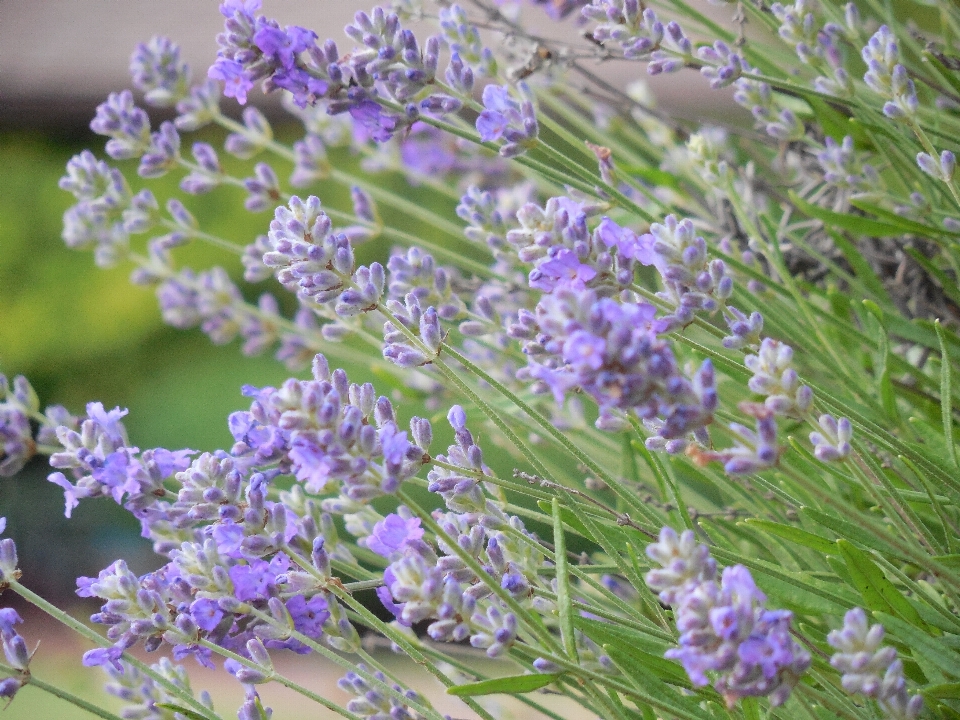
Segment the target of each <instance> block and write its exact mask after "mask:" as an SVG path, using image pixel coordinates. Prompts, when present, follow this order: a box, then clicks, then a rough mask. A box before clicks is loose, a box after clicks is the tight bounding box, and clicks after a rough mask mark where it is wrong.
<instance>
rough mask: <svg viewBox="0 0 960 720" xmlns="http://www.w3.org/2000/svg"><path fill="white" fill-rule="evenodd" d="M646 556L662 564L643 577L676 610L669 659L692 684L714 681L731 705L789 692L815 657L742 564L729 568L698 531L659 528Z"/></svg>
mask: <svg viewBox="0 0 960 720" xmlns="http://www.w3.org/2000/svg"><path fill="white" fill-rule="evenodd" d="M647 555H648V556H649V557H650V559H651V560H653V561H654V562H655V563H656V564H657V565H659V566H660V567H661V568H662V569H656V568H655V569H653V570H651V571H650V572H649V573H647V575H646V578H645V579H646V581H647V584H648V585H649V586H650V588H651V589H652V590H654V591H655V592H658V593H659V597H660V600H661V602H663V603H665V604H668V605H671V606H672V607H673V608H674V612H675V616H676V623H677V629H678V630H679V631H680V646H679V647H678V648H676V649H671V650H668V651H667V652H666V654H665V657H667V658H668V659H671V660H678V661H680V663H681V664H683V667H684V669H685V670H686V671H687V674H688V675H689V676H690V680H691V681H692V682H693V683H694V684H695V685H706V684H707V683H709V682H710V677H709V676H708V675H707V673H711V675H713V677H714V683H713V684H714V687H715V688H716V689H717V691H718V692H719V693H721V694H722V695H723V696H724V699H725V700H726V701H727V705H728V707H733V705H734V704H735V703H736V702H737V701H738V700H740V699H741V698H744V697H757V696H760V697H762V696H768V697H769V698H770V703H771V704H772V705H774V706H776V705H782V704H783V703H784V702H786V700H787V698H788V697H789V696H790V693H791V691H792V690H793V687H794V686H795V685H796V684H797V682H798V681H799V679H800V676H801V675H802V674H803V673H804V672H805V671H806V669H807V668H808V667H809V666H810V656H809V654H808V653H807V652H806V651H805V650H803V648H801V647H800V646H799V645H798V644H797V643H796V642H795V641H794V640H793V638H792V637H791V636H790V621H791V619H792V614H791V613H790V612H788V611H786V610H767V609H765V608H764V604H765V602H766V597H765V596H764V594H763V593H762V592H760V590H759V589H758V588H757V586H756V585H755V584H754V582H753V578H752V576H751V575H750V571H749V570H747V569H746V568H745V567H743V566H742V565H736V566H734V567H729V568H726V569H724V571H723V574H722V576H721V579H720V582H719V583H717V580H716V563H715V562H714V560H713V558H711V557H710V551H709V549H708V548H707V547H706V546H705V545H699V544H697V542H696V540H695V539H694V536H693V532H692V531H690V530H685V531H684V532H683V534H682V535H680V536H679V537H678V536H677V534H676V532H675V531H674V530H673V529H672V528H669V527H665V528H663V529H662V530H661V531H660V538H659V541H658V542H657V543H654V544H652V545H649V546H647Z"/></svg>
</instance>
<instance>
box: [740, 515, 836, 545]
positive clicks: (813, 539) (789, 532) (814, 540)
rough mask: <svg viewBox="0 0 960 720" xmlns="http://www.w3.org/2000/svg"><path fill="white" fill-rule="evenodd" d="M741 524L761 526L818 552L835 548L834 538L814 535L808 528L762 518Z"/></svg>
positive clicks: (773, 533) (765, 530)
mask: <svg viewBox="0 0 960 720" xmlns="http://www.w3.org/2000/svg"><path fill="white" fill-rule="evenodd" d="M741 524H742V525H747V526H749V527H755V528H759V529H760V530H763V531H764V532H768V533H770V534H771V535H776V536H777V537H780V538H783V539H784V540H789V541H790V542H794V543H796V544H797V545H803V546H804V547H808V548H811V549H813V550H816V551H817V552H821V553H832V552H833V551H834V549H835V547H834V544H833V541H832V540H827V539H826V538H823V537H820V536H819V535H814V534H813V533H810V532H807V531H806V530H801V529H800V528H797V527H791V526H790V525H781V524H780V523H775V522H773V521H771V520H760V519H758V518H750V519H749V520H744V521H743V522H742V523H741Z"/></svg>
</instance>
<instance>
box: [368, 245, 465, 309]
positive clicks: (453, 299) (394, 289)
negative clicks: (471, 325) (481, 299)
mask: <svg viewBox="0 0 960 720" xmlns="http://www.w3.org/2000/svg"><path fill="white" fill-rule="evenodd" d="M387 273H388V285H387V292H388V297H390V298H391V299H395V300H400V299H402V298H404V297H406V295H407V294H408V293H413V294H414V295H415V296H416V297H417V300H418V301H419V302H420V304H421V305H432V306H433V307H435V308H436V309H437V314H438V315H439V316H440V317H441V318H442V319H444V320H453V319H455V318H457V316H459V315H460V314H461V313H462V312H463V311H464V304H463V300H461V299H460V297H459V295H458V294H457V292H456V286H457V285H459V284H461V283H462V281H460V279H459V277H458V273H457V272H456V271H455V270H454V269H453V268H445V267H437V265H436V263H435V262H434V260H433V257H432V256H431V255H428V254H427V253H424V252H423V251H422V250H420V249H419V248H416V247H412V248H410V249H409V250H407V252H406V253H405V254H401V253H400V252H397V251H395V252H394V253H393V254H392V255H391V256H390V260H389V261H388V262H387Z"/></svg>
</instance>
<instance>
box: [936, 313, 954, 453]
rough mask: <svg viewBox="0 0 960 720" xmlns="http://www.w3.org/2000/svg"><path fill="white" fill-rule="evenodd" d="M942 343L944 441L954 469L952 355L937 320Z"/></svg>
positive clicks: (941, 371) (941, 383)
mask: <svg viewBox="0 0 960 720" xmlns="http://www.w3.org/2000/svg"><path fill="white" fill-rule="evenodd" d="M933 326H934V328H936V331H937V339H938V340H939V341H940V355H941V360H940V408H941V414H942V416H943V439H944V441H945V442H946V444H947V457H948V458H950V462H952V463H953V466H954V467H960V465H957V447H956V443H954V441H953V402H952V396H951V394H950V355H949V354H948V353H947V341H946V338H945V337H944V333H943V326H942V325H941V324H940V321H939V320H937V321H936V322H935V323H934V324H933Z"/></svg>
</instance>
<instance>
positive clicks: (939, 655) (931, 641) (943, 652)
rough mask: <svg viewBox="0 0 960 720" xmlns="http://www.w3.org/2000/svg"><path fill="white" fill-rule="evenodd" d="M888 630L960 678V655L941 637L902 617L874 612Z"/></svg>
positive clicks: (944, 669) (943, 669)
mask: <svg viewBox="0 0 960 720" xmlns="http://www.w3.org/2000/svg"><path fill="white" fill-rule="evenodd" d="M873 615H874V617H876V618H877V620H879V621H880V622H881V623H883V626H884V627H885V628H886V630H887V632H889V633H891V634H892V635H893V636H894V637H896V638H898V639H899V640H900V641H902V642H903V643H904V644H905V645H906V646H907V647H909V648H910V649H911V650H912V651H913V652H914V653H915V654H916V653H919V654H921V655H922V656H923V657H924V659H926V660H927V661H929V662H931V663H932V664H934V665H936V666H937V667H938V668H940V669H941V670H942V671H943V672H945V673H946V674H948V675H952V676H953V677H956V678H960V655H958V654H957V653H956V652H952V651H950V650H949V649H948V648H947V647H946V646H945V645H944V643H943V642H942V641H941V640H940V639H939V638H934V637H931V636H930V635H928V634H927V633H925V632H923V630H919V629H918V628H915V627H914V626H913V625H909V624H908V623H905V622H904V621H903V620H901V619H900V618H896V617H894V616H893V615H887V614H886V613H882V612H875V613H873Z"/></svg>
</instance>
